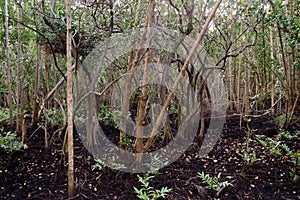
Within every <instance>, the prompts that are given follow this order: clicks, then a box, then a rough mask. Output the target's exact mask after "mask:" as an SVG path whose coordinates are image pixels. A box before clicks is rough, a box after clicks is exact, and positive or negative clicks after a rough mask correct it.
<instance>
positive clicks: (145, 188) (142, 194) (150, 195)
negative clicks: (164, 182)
mask: <svg viewBox="0 0 300 200" xmlns="http://www.w3.org/2000/svg"><path fill="white" fill-rule="evenodd" d="M167 164H168V162H163V161H161V160H160V159H159V158H158V157H157V156H156V155H155V156H154V157H152V159H151V163H149V164H148V163H147V164H145V166H146V167H148V168H149V172H148V173H146V174H145V177H144V178H143V177H141V176H139V175H137V177H138V181H139V182H140V183H141V184H142V185H141V189H138V188H136V187H133V188H134V191H135V193H136V194H137V197H138V198H139V199H141V200H155V199H158V198H165V197H166V195H167V193H169V192H170V191H171V190H172V189H170V188H167V187H162V188H161V189H154V188H153V187H151V186H150V180H151V179H153V178H154V177H155V175H156V174H158V170H159V169H160V168H162V167H164V166H166V165H167Z"/></svg>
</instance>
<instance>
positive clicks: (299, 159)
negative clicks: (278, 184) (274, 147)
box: [281, 144, 300, 182]
mask: <svg viewBox="0 0 300 200" xmlns="http://www.w3.org/2000/svg"><path fill="white" fill-rule="evenodd" d="M281 146H282V148H283V149H284V150H285V151H286V152H287V154H288V155H289V158H290V160H291V162H292V163H293V165H294V167H291V168H290V177H291V178H292V180H293V182H298V181H299V180H300V177H299V175H298V174H297V167H299V166H300V150H298V151H296V152H294V151H292V150H291V149H290V147H288V146H287V145H286V144H282V145H281Z"/></svg>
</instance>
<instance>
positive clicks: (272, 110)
mask: <svg viewBox="0 0 300 200" xmlns="http://www.w3.org/2000/svg"><path fill="white" fill-rule="evenodd" d="M270 46H271V55H270V56H271V62H272V64H271V66H272V67H271V73H272V74H271V114H272V116H274V114H275V109H274V103H275V75H274V70H275V69H274V64H273V61H274V43H273V28H272V26H270Z"/></svg>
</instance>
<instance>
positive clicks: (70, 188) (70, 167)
mask: <svg viewBox="0 0 300 200" xmlns="http://www.w3.org/2000/svg"><path fill="white" fill-rule="evenodd" d="M65 3H66V19H67V38H66V40H67V41H66V43H67V72H68V73H67V104H68V127H67V130H68V197H69V198H71V197H73V196H74V152H73V91H72V52H71V51H72V43H71V42H72V32H71V13H70V3H71V2H70V0H66V1H65Z"/></svg>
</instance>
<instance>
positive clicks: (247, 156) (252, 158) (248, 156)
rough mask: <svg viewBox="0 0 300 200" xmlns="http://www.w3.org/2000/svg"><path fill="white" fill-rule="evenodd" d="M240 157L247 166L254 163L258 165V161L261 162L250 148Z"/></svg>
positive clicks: (242, 152) (243, 151) (243, 150)
mask: <svg viewBox="0 0 300 200" xmlns="http://www.w3.org/2000/svg"><path fill="white" fill-rule="evenodd" d="M239 155H240V156H241V158H242V160H243V163H244V164H245V165H247V166H251V165H253V164H254V163H256V162H257V161H258V160H260V159H259V158H257V156H256V152H255V150H254V149H253V148H252V147H249V148H248V151H246V150H245V149H242V150H241V153H239Z"/></svg>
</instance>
